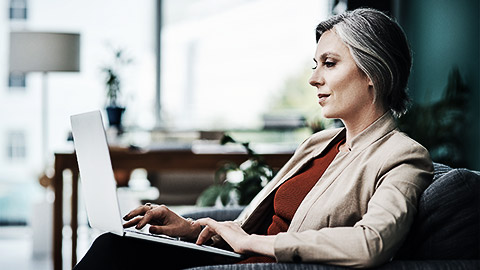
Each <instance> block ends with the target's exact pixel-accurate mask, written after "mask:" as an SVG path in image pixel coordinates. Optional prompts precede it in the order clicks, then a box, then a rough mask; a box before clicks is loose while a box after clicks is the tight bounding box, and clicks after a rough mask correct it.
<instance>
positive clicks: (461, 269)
mask: <svg viewBox="0 0 480 270" xmlns="http://www.w3.org/2000/svg"><path fill="white" fill-rule="evenodd" d="M343 269H350V268H345V267H340V266H333V265H326V264H306V263H301V264H290V263H252V264H229V265H211V266H202V267H195V268H189V270H343ZM374 269H378V270H417V269H418V270H472V269H480V261H472V260H452V261H392V262H390V263H387V264H384V265H382V266H379V267H376V268H374Z"/></svg>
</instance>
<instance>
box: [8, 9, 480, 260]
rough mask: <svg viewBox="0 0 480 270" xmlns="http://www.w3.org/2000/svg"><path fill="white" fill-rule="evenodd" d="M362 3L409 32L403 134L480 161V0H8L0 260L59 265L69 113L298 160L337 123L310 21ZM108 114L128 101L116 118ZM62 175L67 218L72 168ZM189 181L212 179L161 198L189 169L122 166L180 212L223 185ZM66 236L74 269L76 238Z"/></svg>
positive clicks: (170, 139) (118, 131)
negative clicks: (299, 149)
mask: <svg viewBox="0 0 480 270" xmlns="http://www.w3.org/2000/svg"><path fill="white" fill-rule="evenodd" d="M358 7H373V8H377V9H379V10H382V11H385V12H386V13H388V14H389V15H391V16H392V17H394V18H395V19H396V20H397V21H398V22H399V23H400V25H401V26H402V27H403V28H404V30H405V32H406V34H407V37H408V39H409V41H410V44H411V49H412V51H413V59H414V61H413V68H412V75H411V77H410V81H409V92H410V95H411V98H412V107H411V110H410V113H409V114H407V115H406V116H404V117H402V118H401V119H399V125H400V127H401V129H402V130H403V131H405V132H407V133H408V134H409V135H410V136H412V137H413V138H414V139H416V140H418V141H419V142H421V143H422V144H423V145H425V146H426V147H427V148H428V149H429V151H430V153H431V155H432V158H433V159H434V161H436V162H441V163H445V164H447V165H450V166H453V167H467V168H469V169H474V170H480V154H479V152H480V145H479V139H478V138H479V137H480V126H479V124H480V120H479V119H480V118H479V116H480V111H479V110H480V109H479V103H480V102H479V101H480V97H479V93H480V91H479V82H480V79H479V78H480V77H479V75H480V74H479V73H480V71H479V65H480V64H479V63H480V56H479V53H480V49H479V48H480V42H479V33H480V19H479V18H480V6H479V1H478V0H458V1H448V0H423V1H415V0H376V1H374V0H364V1H362V0H301V1H278V0H276V1H275V0H231V1H221V0H195V1H194V0H176V1H175V0H143V1H131V0H115V1H114V0H102V1H93V0H81V1H80V0H69V1H60V0H35V1H34V0H0V10H2V12H0V21H2V23H1V24H0V37H1V38H0V113H1V116H0V252H1V253H0V254H2V255H1V256H0V268H1V269H12V268H15V269H53V268H54V264H53V262H52V243H51V241H52V239H51V238H52V226H53V225H52V223H53V222H52V215H53V213H52V208H53V201H54V199H55V196H54V193H53V190H54V184H53V182H52V181H53V180H52V178H53V175H54V174H55V173H59V172H55V171H54V164H55V155H54V154H55V153H72V152H73V143H72V141H71V134H70V122H69V116H70V115H72V114H77V113H82V112H86V111H92V110H101V111H102V113H103V115H104V119H105V121H106V122H105V124H106V127H107V136H108V138H109V142H110V144H111V146H115V147H118V148H122V149H124V148H126V149H132V148H134V149H144V150H151V151H159V150H165V149H168V150H172V149H173V150H175V149H176V150H179V149H180V150H182V151H186V150H192V151H193V152H195V153H202V152H208V153H212V152H215V153H216V152H222V151H224V152H225V151H229V152H235V151H237V150H238V149H231V148H228V149H226V148H222V147H218V146H219V143H218V140H219V139H220V137H221V136H222V135H223V134H229V135H231V136H232V137H233V138H235V139H237V140H239V141H248V142H250V143H251V146H252V148H254V149H256V150H257V151H258V152H260V153H281V154H289V153H292V152H293V151H294V149H295V148H296V146H298V144H299V143H301V142H302V141H303V140H304V139H305V138H307V137H308V136H309V135H311V134H312V133H313V132H317V131H319V130H321V129H325V128H331V127H334V126H337V125H338V123H337V122H336V121H330V120H326V119H322V118H321V117H320V108H319V106H318V104H317V102H316V100H317V99H316V97H315V90H314V89H313V88H312V87H311V86H309V85H308V78H309V76H310V74H311V68H312V67H313V61H312V57H313V54H314V51H315V47H316V44H315V32H314V30H315V27H316V25H317V24H318V22H320V21H322V20H324V19H326V18H327V17H328V16H330V15H332V14H337V13H341V12H343V11H345V10H347V9H349V10H351V9H355V8H358ZM117 90H119V91H117ZM107 107H119V108H120V111H121V115H122V118H121V123H119V122H118V121H117V122H115V120H113V119H111V118H110V117H113V116H109V115H108V113H107V110H106V108H107ZM235 153H236V152H235ZM61 173H62V174H67V175H65V176H64V179H66V184H65V185H64V191H63V193H64V197H65V199H64V202H63V203H64V204H65V206H64V209H63V211H64V212H65V214H64V223H65V224H69V222H70V220H69V217H68V215H69V213H70V212H69V211H70V210H69V209H70V208H69V203H70V201H69V196H71V194H72V193H71V192H72V191H71V188H70V186H71V175H68V174H69V172H68V171H66V172H65V173H64V172H61ZM195 175H196V177H198V178H199V179H200V178H202V179H203V180H198V181H203V183H204V184H202V185H199V186H198V187H196V189H197V190H196V191H195V192H191V191H190V190H189V191H185V193H182V190H178V186H176V188H177V190H176V192H177V193H176V194H174V195H175V196H176V197H175V196H174V197H175V198H173V197H168V196H167V195H165V196H164V197H162V194H164V193H165V194H167V193H168V188H169V184H166V183H167V182H168V181H170V183H172V182H173V183H175V181H182V179H189V180H188V181H190V180H191V179H192V177H193V176H192V175H179V174H175V173H170V172H169V173H166V174H165V173H164V174H160V173H152V172H150V171H149V172H146V171H136V172H134V173H132V172H130V171H129V172H127V181H128V178H130V179H136V180H137V181H131V183H129V184H124V185H125V186H126V187H128V186H130V187H131V188H132V187H133V188H135V187H137V188H138V187H140V188H142V187H143V188H144V189H143V191H144V192H143V193H142V195H138V193H135V194H137V195H138V196H137V195H135V196H133V197H134V198H135V199H139V201H141V200H143V199H156V200H159V199H158V197H159V196H158V194H157V193H159V194H160V198H166V199H165V201H161V200H160V201H159V203H167V204H171V205H172V206H176V207H178V209H180V210H181V209H183V208H181V207H183V206H192V207H193V206H194V205H195V200H196V198H197V197H198V194H199V192H201V191H202V190H204V189H205V188H206V187H208V186H209V185H210V184H211V183H212V182H213V181H214V180H213V176H212V173H211V172H205V173H203V174H195ZM69 178H70V180H69ZM162 179H163V180H162ZM179 179H180V180H179ZM117 180H118V179H117ZM69 181H70V182H69ZM162 181H163V182H162ZM135 185H136V186H135ZM185 186H188V185H185ZM151 188H153V189H155V190H156V191H155V192H157V193H155V192H153V193H152V190H151ZM163 188H165V190H164V189H163ZM170 188H171V187H170ZM185 189H188V188H187V187H185ZM188 192H190V193H189V194H188V196H186V195H185V194H186V193H188ZM127 193H128V192H127ZM152 194H153V195H152ZM172 196H173V195H172ZM130 197H132V196H130ZM186 197H188V199H185V198H186ZM169 198H170V200H169ZM172 198H173V199H172ZM79 208H80V209H79V235H78V236H79V238H80V239H79V242H78V249H79V250H78V251H77V254H78V258H81V256H82V255H83V252H84V251H85V250H86V249H87V248H88V246H89V243H90V241H91V239H93V238H94V234H91V233H89V232H88V230H87V228H88V226H87V222H86V219H85V213H84V210H83V205H82V204H81V197H80V204H79ZM82 226H83V227H82ZM82 228H83V229H85V230H84V231H82ZM62 232H63V236H64V237H65V238H66V239H65V240H64V242H66V243H64V246H63V251H64V252H63V254H64V258H63V266H64V268H70V267H71V262H70V261H69V260H70V259H71V253H72V250H71V248H70V242H68V241H71V240H69V236H71V234H72V232H71V231H69V229H68V228H66V229H64V230H63V231H62ZM82 232H84V233H83V234H82ZM70 238H71V237H70ZM57 268H58V267H57Z"/></svg>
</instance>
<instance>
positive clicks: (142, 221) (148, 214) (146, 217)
mask: <svg viewBox="0 0 480 270" xmlns="http://www.w3.org/2000/svg"><path fill="white" fill-rule="evenodd" d="M153 217H154V212H153V211H152V210H147V212H145V215H143V218H141V219H140V221H139V222H138V224H137V226H135V229H137V230H140V229H142V228H143V227H145V225H147V224H148V223H150V221H151V220H152V219H153Z"/></svg>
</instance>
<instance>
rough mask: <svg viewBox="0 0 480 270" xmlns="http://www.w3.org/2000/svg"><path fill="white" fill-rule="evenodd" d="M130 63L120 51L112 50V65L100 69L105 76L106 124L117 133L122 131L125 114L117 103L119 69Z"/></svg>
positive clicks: (119, 86)
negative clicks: (116, 130)
mask: <svg viewBox="0 0 480 270" xmlns="http://www.w3.org/2000/svg"><path fill="white" fill-rule="evenodd" d="M131 62H132V59H131V58H129V57H126V56H125V53H124V51H123V50H122V49H117V50H114V60H113V63H112V64H111V65H106V66H104V67H103V68H102V72H103V73H104V74H105V86H106V90H107V105H106V111H107V116H108V123H109V124H110V126H112V127H115V128H117V129H118V130H119V131H121V130H122V115H123V113H124V112H125V107H123V106H121V105H120V104H119V103H118V98H119V95H120V89H121V82H120V69H121V68H122V67H123V66H126V65H128V64H130V63H131Z"/></svg>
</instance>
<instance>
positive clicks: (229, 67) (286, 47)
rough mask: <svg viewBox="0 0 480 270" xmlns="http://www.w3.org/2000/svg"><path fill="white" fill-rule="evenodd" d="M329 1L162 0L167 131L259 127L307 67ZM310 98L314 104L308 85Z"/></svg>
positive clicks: (162, 89) (164, 103) (306, 84)
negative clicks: (274, 102)
mask: <svg viewBox="0 0 480 270" xmlns="http://www.w3.org/2000/svg"><path fill="white" fill-rule="evenodd" d="M328 4H329V1H326V0H323V1H322V0H305V1H275V0H256V1H251V0H235V1H213V0H202V1H194V0H190V1H189V0H184V1H176V0H164V1H163V13H162V16H163V18H162V21H163V22H162V23H163V25H162V36H161V37H162V45H161V50H162V52H161V57H162V58H161V61H162V63H161V65H162V68H161V69H160V70H161V75H160V78H161V101H162V104H161V106H162V114H163V119H165V121H166V122H167V123H166V126H173V127H176V128H180V129H207V130H208V129H238V128H247V129H249V128H259V127H262V126H263V124H264V123H263V122H262V121H263V115H264V114H265V113H266V112H268V110H269V108H270V107H271V106H272V103H273V101H274V100H276V99H277V98H279V96H280V95H281V92H282V91H283V89H284V88H286V87H288V86H287V81H288V80H291V79H292V78H296V77H300V76H303V74H304V73H305V70H306V69H307V70H308V68H309V67H310V66H311V61H312V60H311V59H312V57H313V55H314V52H315V46H316V44H315V27H316V26H317V24H318V22H319V21H321V20H322V19H325V18H326V16H327V14H328V10H329V9H328ZM310 73H311V70H310ZM302 82H303V85H304V86H302V87H310V86H309V85H308V81H307V80H304V81H302ZM310 88H311V87H310ZM309 90H310V89H309ZM309 93H311V99H312V100H314V99H315V97H314V91H313V88H312V90H311V91H309ZM317 107H318V105H317Z"/></svg>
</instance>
